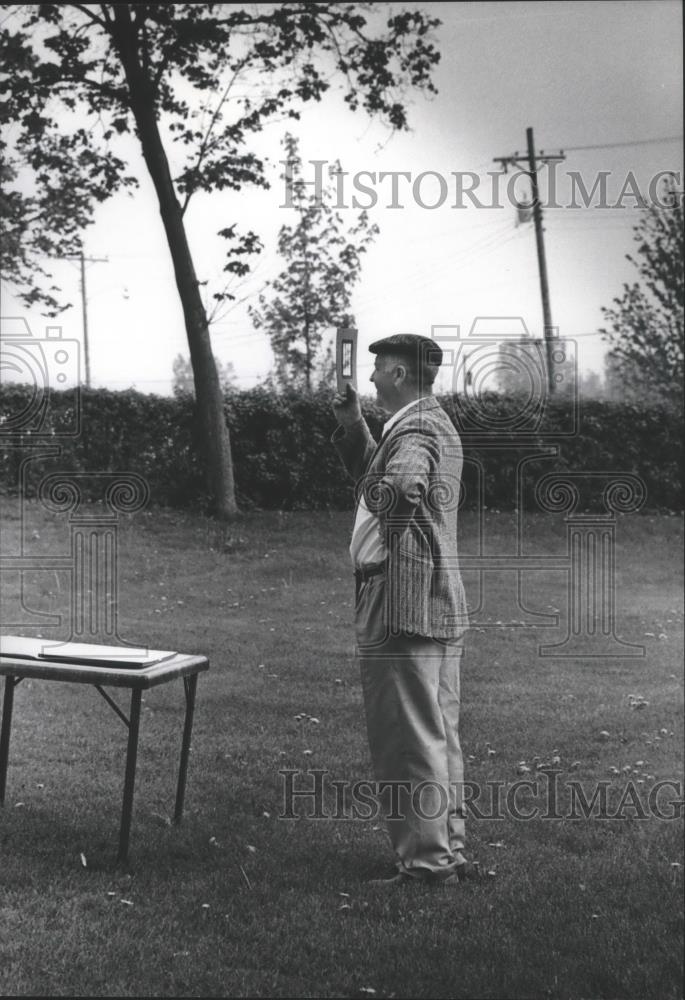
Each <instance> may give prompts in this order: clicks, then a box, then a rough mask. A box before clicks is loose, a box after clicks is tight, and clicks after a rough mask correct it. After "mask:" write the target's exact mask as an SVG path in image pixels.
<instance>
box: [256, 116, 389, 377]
mask: <svg viewBox="0 0 685 1000" xmlns="http://www.w3.org/2000/svg"><path fill="white" fill-rule="evenodd" d="M283 145H284V148H285V153H286V160H285V163H286V173H285V174H284V179H285V180H286V184H287V190H288V195H289V203H290V206H291V207H292V208H293V209H294V210H295V213H296V216H297V218H296V221H295V223H294V224H293V225H291V226H288V225H284V226H281V229H280V232H279V235H278V252H279V254H280V255H281V257H282V258H283V259H284V260H285V261H286V264H287V267H286V268H285V270H283V271H282V272H281V273H280V274H279V275H278V277H277V278H275V279H274V281H272V282H270V283H269V284H270V287H271V294H270V295H269V296H267V295H265V294H261V295H260V296H259V307H254V306H253V307H251V308H250V310H249V312H250V315H251V317H252V322H253V323H254V325H255V326H256V327H257V329H260V328H261V329H264V330H265V331H266V333H268V334H269V337H270V338H271V346H272V348H273V352H274V356H275V359H276V378H277V381H278V382H279V384H280V385H281V387H284V386H296V387H299V388H304V389H306V390H307V392H311V390H312V381H313V376H314V373H315V371H316V369H317V367H318V366H320V365H321V361H320V357H319V354H320V349H321V346H322V340H323V335H324V333H325V332H326V330H328V329H329V328H330V327H332V326H352V325H354V317H353V316H352V313H351V311H350V299H351V295H352V289H353V287H354V285H355V284H356V282H357V281H358V280H359V276H360V273H361V257H362V254H364V253H365V252H366V248H367V246H368V245H369V243H371V242H372V240H373V239H374V237H375V236H376V235H377V233H378V226H376V225H371V224H370V223H369V218H368V215H367V213H366V212H360V213H359V215H358V217H357V220H356V223H355V224H354V225H352V226H350V227H348V228H347V229H346V228H345V226H344V223H343V220H342V216H341V215H340V212H336V211H334V210H333V208H332V207H331V204H330V202H331V201H332V200H333V197H334V194H335V192H334V186H333V184H332V183H329V184H328V185H327V186H324V185H323V184H322V185H321V188H322V190H318V191H316V192H313V193H309V192H308V191H307V187H308V184H307V182H306V181H305V180H304V178H303V177H302V161H301V159H300V155H299V150H298V144H297V139H295V138H294V136H292V135H290V134H289V133H286V136H285V139H284V142H283ZM338 172H340V166H339V165H338ZM326 367H327V365H326V362H325V361H324V362H323V369H324V370H325V369H326Z"/></svg>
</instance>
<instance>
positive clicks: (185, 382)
mask: <svg viewBox="0 0 685 1000" xmlns="http://www.w3.org/2000/svg"><path fill="white" fill-rule="evenodd" d="M171 370H172V372H173V376H174V378H173V383H172V391H173V393H174V396H177V397H178V396H194V395H195V381H194V379H193V366H192V365H191V363H190V358H186V357H184V356H183V355H182V354H177V355H176V357H175V358H174V360H173V363H172V365H171ZM216 370H217V375H218V376H219V384H220V386H221V391H222V392H223V393H224V394H225V393H227V392H231V391H232V390H233V389H237V387H238V380H237V378H236V374H235V368H234V367H233V364H232V362H230V361H227V362H226V363H225V364H223V365H222V364H221V362H220V361H217V362H216Z"/></svg>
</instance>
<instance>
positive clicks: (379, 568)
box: [354, 562, 387, 585]
mask: <svg viewBox="0 0 685 1000" xmlns="http://www.w3.org/2000/svg"><path fill="white" fill-rule="evenodd" d="M386 566H387V564H386V563H384V562H382V563H374V564H373V565H372V566H362V568H361V569H356V570H355V571H354V579H355V581H356V583H357V585H359V584H362V583H365V582H366V581H367V580H368V579H369V578H370V577H372V576H380V575H381V574H382V573H385V571H386Z"/></svg>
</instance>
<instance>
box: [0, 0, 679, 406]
mask: <svg viewBox="0 0 685 1000" xmlns="http://www.w3.org/2000/svg"><path fill="white" fill-rule="evenodd" d="M412 6H420V7H422V8H423V9H424V10H428V11H430V13H431V14H434V15H435V16H437V17H439V18H440V19H441V20H442V21H443V24H442V27H441V28H440V29H439V30H438V36H437V37H438V46H439V48H440V51H441V53H442V60H441V63H440V66H439V68H438V70H437V72H436V75H435V82H436V85H437V87H438V91H439V93H438V95H437V96H436V97H432V98H431V99H430V100H428V99H426V98H424V97H422V96H420V95H417V96H415V97H414V98H413V99H412V100H411V102H410V108H411V110H410V124H411V131H410V132H408V133H403V134H396V135H391V134H390V133H389V132H388V130H387V128H384V127H382V126H381V125H380V124H378V123H371V122H369V120H368V118H366V117H365V116H364V115H363V114H362V113H359V112H357V113H356V114H352V113H351V112H349V111H348V110H347V109H346V108H345V106H344V105H343V103H342V100H341V99H340V97H339V95H337V94H330V95H328V96H327V97H326V98H325V100H324V102H323V103H322V104H321V105H320V106H317V107H312V108H308V109H307V110H306V112H305V113H304V115H303V118H302V121H301V122H300V123H293V124H292V125H291V126H290V128H291V131H293V132H295V134H297V135H298V136H299V137H300V140H301V152H302V156H303V159H304V161H305V176H308V177H310V178H313V176H314V169H313V167H311V166H310V165H309V164H308V163H307V161H308V160H313V159H320V160H326V161H327V162H331V163H332V162H333V161H335V160H336V159H339V160H340V161H341V162H342V166H343V168H344V169H345V170H346V171H349V173H350V175H351V176H352V175H353V174H355V173H356V172H359V171H369V172H371V173H375V174H376V183H375V184H373V183H372V181H371V180H370V179H369V177H368V176H365V179H364V183H365V184H366V185H367V186H371V188H372V189H373V191H374V195H375V198H376V204H375V206H374V207H373V208H372V209H371V210H370V215H371V217H372V219H373V221H374V222H376V223H377V224H378V225H379V227H380V230H381V232H380V235H379V237H378V238H377V240H376V242H375V244H374V245H373V247H372V248H371V250H370V252H369V253H368V255H367V257H366V258H365V261H364V269H363V274H362V278H361V281H360V284H359V286H358V287H357V290H356V292H355V295H354V310H355V315H356V318H357V324H358V327H359V331H360V346H361V348H362V350H361V351H360V378H361V379H362V380H363V379H364V378H366V377H368V372H369V370H370V360H371V357H370V355H368V354H367V353H366V350H365V348H366V347H367V346H368V344H369V342H370V341H371V340H374V339H376V338H378V337H382V336H386V335H389V334H391V333H393V332H397V331H414V332H417V333H423V334H426V335H431V332H432V331H435V328H436V327H441V328H442V329H441V331H440V336H445V335H451V334H452V333H453V332H454V333H455V334H456V329H453V330H450V329H447V328H448V327H449V328H456V327H457V326H458V327H460V329H461V335H462V336H463V335H464V333H465V332H467V331H468V330H469V329H470V327H471V325H472V323H473V321H474V319H475V318H476V317H478V316H501V317H520V318H521V319H522V321H523V323H525V325H526V327H527V329H528V330H529V331H530V332H531V334H533V335H540V334H541V331H542V311H541V304H540V291H539V279H538V271H537V259H536V252H535V237H534V232H533V227H532V224H530V223H528V224H527V225H521V226H518V227H517V226H516V212H515V209H514V208H513V207H512V205H511V204H510V202H509V199H508V198H507V197H506V190H505V188H504V187H502V193H501V194H500V196H499V199H495V197H494V192H493V184H494V178H493V177H492V176H490V175H489V174H488V172H491V171H499V169H500V166H499V164H496V163H494V162H493V159H494V158H495V157H502V156H507V155H509V154H513V153H515V152H516V151H518V152H519V153H522V152H523V151H524V150H525V132H526V127H527V126H532V127H533V128H534V130H535V140H536V147H537V149H538V151H539V150H544V151H545V152H547V153H549V152H557V151H559V150H563V151H564V155H565V160H564V161H563V162H561V163H560V164H559V165H558V166H557V173H556V177H557V185H558V189H557V190H558V194H557V201H558V202H559V203H560V204H561V205H562V206H564V207H559V208H549V209H547V210H546V212H545V237H546V248H547V262H548V269H549V284H550V292H551V305H552V319H553V322H554V324H555V325H556V326H558V328H559V333H560V336H561V337H566V338H574V339H577V343H578V345H579V347H578V350H579V363H580V366H581V368H583V369H586V370H587V369H594V370H600V368H601V364H602V357H603V354H604V351H605V349H606V348H605V346H604V345H603V342H602V341H601V339H600V338H599V337H598V336H597V329H598V327H599V326H600V325H601V313H600V307H601V306H602V305H610V303H611V299H612V298H613V297H614V296H615V295H617V294H619V293H620V291H621V285H622V282H623V281H625V280H631V279H632V275H633V273H634V272H633V271H632V270H631V267H630V265H629V264H628V263H627V262H626V261H625V254H626V252H629V251H630V250H631V245H632V231H631V227H632V226H633V225H634V224H635V222H636V220H637V217H638V213H637V210H636V207H635V198H634V197H632V196H631V195H630V190H631V189H632V188H633V185H632V181H631V176H632V177H634V178H635V179H636V180H637V182H638V183H639V185H640V187H641V190H643V191H644V192H645V193H647V192H648V189H649V184H650V180H651V179H652V178H653V177H654V176H656V175H657V174H658V172H660V171H665V170H675V171H682V143H680V142H673V141H665V140H668V139H671V138H672V137H677V136H680V135H681V134H682V83H683V81H682V49H681V44H682V24H681V17H682V14H681V5H680V3H678V2H675V0H673V2H671V0H668V2H659V0H648V2H640V0H630V2H596V0H591V2H571V3H565V2H553V3H547V2H521V3H510V2H502V3H463V4H451V3H446V4H443V3H428V4H425V3H424V4H416V5H412ZM376 7H377V8H387V10H388V11H389V10H390V9H395V6H394V5H390V4H377V5H376ZM282 133H283V127H282V126H278V127H274V128H273V129H272V130H270V131H269V132H268V133H265V135H264V136H263V137H262V139H261V146H260V151H261V152H262V153H265V154H267V155H269V156H270V158H271V160H272V161H273V163H272V168H271V170H272V174H271V180H272V187H271V189H270V190H268V191H261V190H260V191H245V192H241V193H240V194H236V193H232V194H221V195H214V196H209V197H204V196H202V197H198V198H197V199H196V201H195V203H194V204H192V206H191V209H190V210H189V213H188V226H189V231H190V236H191V243H192V247H193V252H194V256H195V260H196V266H197V270H198V273H199V275H200V276H201V277H202V278H203V279H208V280H209V282H210V285H209V288H210V290H215V289H219V288H220V287H221V269H222V266H223V256H222V241H221V240H219V239H218V238H217V237H216V235H215V234H216V232H217V230H218V229H220V228H223V227H225V226H228V225H231V224H232V223H234V222H237V223H238V224H239V225H240V226H243V227H247V228H252V229H255V230H256V231H258V232H259V233H260V234H261V236H262V239H263V241H264V244H265V251H264V253H263V255H262V260H261V262H260V264H259V266H258V267H257V269H256V273H255V275H254V276H253V278H252V279H251V280H249V281H248V282H247V283H246V285H245V287H244V289H243V290H242V291H240V290H238V292H239V294H241V295H243V294H249V295H253V296H254V295H255V294H256V293H257V292H258V291H259V289H260V287H261V286H262V285H263V283H264V281H265V280H266V279H267V278H268V277H270V276H273V275H274V274H275V273H276V272H277V270H278V269H279V260H278V256H277V253H276V238H277V233H278V228H279V226H280V225H282V224H283V223H284V222H287V221H290V213H289V212H288V210H287V209H285V208H282V207H280V206H282V204H283V201H284V189H283V182H282V181H280V180H279V172H280V169H281V168H280V166H279V164H278V160H279V159H280V157H281V155H282V154H281V152H280V145H279V143H280V139H281V136H282ZM647 140H654V141H649V142H648V141H647ZM588 147H589V148H588ZM136 162H137V164H138V173H139V176H140V179H141V186H140V189H139V191H138V192H137V193H136V194H135V195H134V196H133V197H130V196H128V195H121V196H119V195H118V196H116V197H115V198H113V199H112V200H111V201H110V202H109V203H107V204H106V205H104V206H102V208H101V210H100V211H99V213H98V216H97V223H96V225H95V226H94V227H93V228H92V230H91V231H90V232H89V233H88V234H87V236H86V247H87V251H88V253H89V254H90V255H92V256H96V257H107V258H108V261H107V262H106V263H98V264H93V265H92V266H90V267H89V269H88V273H87V288H88V299H89V326H90V347H91V368H92V378H93V384H94V385H106V386H109V387H111V388H126V387H127V386H131V385H135V386H136V387H137V388H138V389H141V390H143V391H150V392H159V393H167V392H169V391H170V388H171V366H172V361H173V358H174V356H175V355H176V354H178V353H179V352H181V353H183V354H185V355H187V354H188V349H187V342H186V338H185V331H184V328H183V320H182V314H181V309H180V305H179V302H178V296H177V293H176V290H175V286H174V282H173V278H172V271H171V265H170V262H169V254H168V249H167V247H166V244H165V240H164V236H163V232H162V227H161V223H160V221H159V215H158V210H157V207H156V202H155V197H154V192H153V191H152V187H151V184H150V182H149V180H148V179H147V177H146V175H145V171H144V168H143V167H142V165H141V163H140V161H138V160H137V161H136ZM381 171H386V172H405V173H410V175H411V177H410V179H409V180H406V179H405V178H398V180H397V183H398V198H397V199H396V201H395V205H397V204H398V202H399V204H401V206H402V207H391V206H392V205H393V198H392V182H391V180H389V179H388V178H386V180H385V181H383V182H380V181H379V180H378V174H379V173H380V172H381ZM467 171H470V172H473V173H474V174H475V175H476V178H473V177H467V176H466V174H465V172H467ZM600 171H608V172H609V173H608V175H607V180H606V184H607V195H608V202H609V203H610V204H614V203H615V202H616V201H617V199H618V198H619V195H620V193H621V191H622V190H623V191H624V196H623V198H622V202H621V205H617V206H616V207H612V208H600V207H596V206H597V201H598V197H597V196H595V198H594V199H593V205H594V206H595V207H590V208H585V207H582V199H581V198H579V196H578V194H576V202H579V201H581V204H580V205H579V206H578V207H576V208H573V207H570V206H569V201H570V196H571V194H572V182H571V179H570V177H569V174H570V172H576V175H577V176H579V177H580V178H581V179H582V181H583V183H584V185H585V188H586V189H587V190H588V191H591V190H592V187H593V184H594V183H595V180H596V178H597V176H598V173H599V172H600ZM422 173H429V175H428V176H426V177H424V178H423V179H422V180H420V181H419V182H418V183H416V178H417V177H418V176H419V175H420V174H422ZM454 173H458V174H459V173H460V174H462V177H463V178H464V179H463V183H464V185H465V186H475V185H476V184H477V185H478V187H477V189H476V195H477V197H478V199H479V201H480V203H481V204H483V205H486V204H490V203H492V201H493V200H495V201H498V202H499V207H495V208H487V207H479V206H478V205H475V204H472V203H471V201H470V200H469V198H468V196H466V195H465V196H463V198H462V204H463V206H464V207H458V208H457V207H454V206H455V204H457V203H458V192H457V188H456V179H455V177H454V176H453V175H454ZM504 180H508V177H507V178H504ZM346 181H347V182H348V184H349V187H348V188H347V191H348V192H349V197H347V203H348V204H349V203H350V201H351V196H352V194H353V193H354V192H353V190H352V187H351V178H347V179H346ZM626 184H627V185H628V187H627V188H626ZM413 185H416V186H415V187H414V190H412V186H413ZM516 193H517V194H519V195H523V194H524V193H525V183H522V182H521V180H520V181H519V182H518V184H517V187H516ZM545 193H546V185H543V196H544V195H545ZM359 197H360V198H361V195H359ZM370 198H371V196H367V198H366V200H364V199H362V202H363V203H364V204H366V203H367V201H368V200H370ZM417 198H418V199H420V200H422V201H423V203H424V204H423V206H422V205H421V204H419V203H417ZM441 200H442V201H443V203H442V204H438V203H439V202H440V201H441ZM436 204H437V207H435V208H430V207H427V206H429V205H436ZM342 214H343V216H344V217H347V216H349V218H350V221H352V220H353V218H354V215H355V213H354V211H353V209H352V207H350V208H347V209H345V210H343V212H342ZM55 275H56V277H57V279H58V281H59V283H60V284H61V285H62V287H63V288H64V289H65V291H66V292H67V294H68V295H69V297H70V298H71V299H72V301H73V302H74V308H73V309H71V310H69V311H68V312H67V313H65V314H63V316H62V317H61V318H60V320H59V323H60V324H61V326H62V328H63V334H64V336H65V337H70V338H80V337H81V329H82V321H81V312H80V306H79V297H78V271H77V268H76V267H75V266H74V265H72V264H69V263H61V264H58V265H57V266H56V268H55ZM4 292H5V295H4V296H3V299H4V301H3V310H2V311H3V315H14V316H25V317H26V318H27V319H28V320H29V323H30V326H31V328H32V330H33V332H34V333H35V334H37V335H40V334H41V333H42V332H43V330H44V326H45V320H44V319H42V318H41V317H40V315H39V314H37V313H36V314H28V313H27V312H26V310H25V309H24V308H23V307H21V306H19V305H18V304H17V303H16V301H15V300H13V298H12V296H11V294H7V289H4ZM246 305H247V303H245V305H241V306H238V307H236V308H234V309H233V310H232V311H231V312H229V313H228V314H226V315H225V316H223V318H221V319H220V320H219V321H218V322H216V323H215V324H214V325H213V326H212V341H213V345H214V349H215V354H216V356H217V358H218V360H220V361H232V362H233V364H234V366H235V369H236V372H237V375H238V377H239V379H240V382H241V384H242V385H244V386H251V385H254V384H256V383H257V382H259V381H260V380H261V379H262V378H264V377H265V376H266V375H267V373H268V371H269V369H270V367H271V353H270V349H269V344H268V341H267V340H266V339H265V337H264V336H263V335H262V334H260V333H258V332H257V331H255V330H254V329H253V327H252V324H251V322H250V320H249V318H248V317H247V314H246V308H245V307H246Z"/></svg>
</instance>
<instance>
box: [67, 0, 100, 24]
mask: <svg viewBox="0 0 685 1000" xmlns="http://www.w3.org/2000/svg"><path fill="white" fill-rule="evenodd" d="M68 6H69V7H73V8H74V10H78V11H80V12H81V14H84V15H85V16H86V17H87V18H88V20H89V21H90V22H91V24H97V25H99V26H100V27H101V28H102V29H103V30H104V31H107V24H106V22H105V21H104V20H103V19H102V18H101V17H98V16H97V14H95V13H94V12H93V11H92V10H90V8H89V7H86V5H85V4H82V3H71V4H69V5H68ZM103 6H104V4H100V8H101V9H102V7H103Z"/></svg>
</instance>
